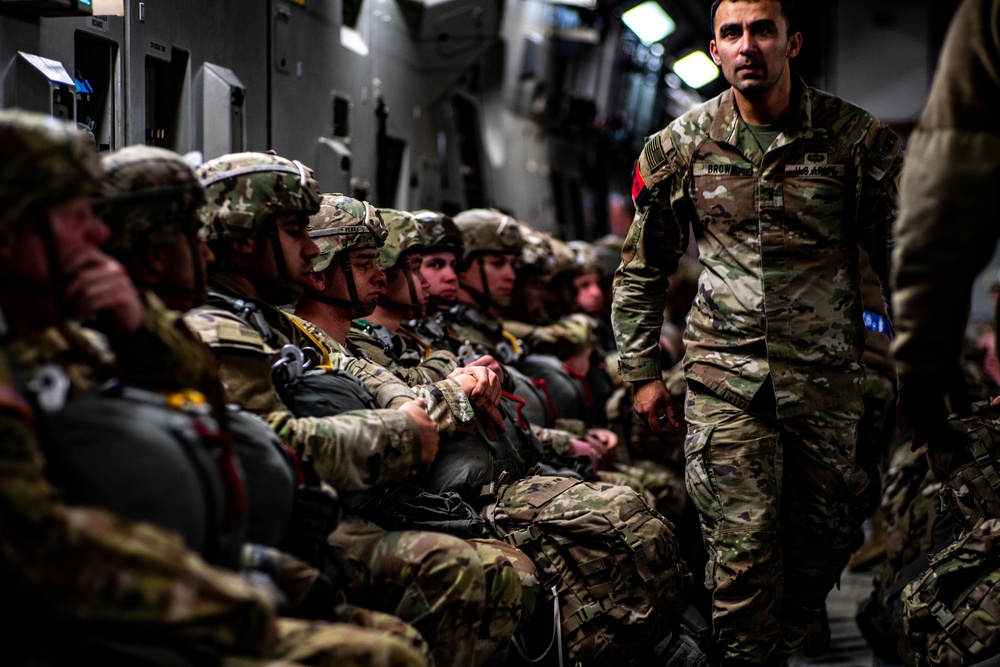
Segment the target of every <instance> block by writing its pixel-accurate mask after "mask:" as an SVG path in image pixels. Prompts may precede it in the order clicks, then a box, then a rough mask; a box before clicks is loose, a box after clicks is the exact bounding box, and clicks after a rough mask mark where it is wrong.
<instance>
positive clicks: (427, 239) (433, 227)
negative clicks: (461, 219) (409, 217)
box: [413, 210, 465, 260]
mask: <svg viewBox="0 0 1000 667" xmlns="http://www.w3.org/2000/svg"><path fill="white" fill-rule="evenodd" d="M413 216H414V217H415V218H416V219H417V220H418V221H419V222H420V228H421V230H422V231H423V235H424V252H437V251H451V252H453V253H455V257H456V258H457V259H459V260H461V259H462V256H463V255H464V254H465V243H464V242H463V241H462V231H461V230H460V229H459V228H458V225H456V224H455V220H454V219H453V218H452V217H451V216H450V215H445V214H444V213H438V212H437V211H427V210H423V211H414V212H413Z"/></svg>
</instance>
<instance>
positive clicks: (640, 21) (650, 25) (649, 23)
mask: <svg viewBox="0 0 1000 667" xmlns="http://www.w3.org/2000/svg"><path fill="white" fill-rule="evenodd" d="M622 21H624V22H625V25H627V26H628V27H629V29H630V30H631V31H632V32H634V33H635V34H636V35H637V36H638V37H639V39H640V40H642V43H643V44H652V43H653V42H658V41H660V40H661V39H663V38H664V37H666V36H667V35H669V34H670V33H672V32H673V31H674V30H676V29H677V24H676V23H674V20H673V19H672V18H670V15H669V14H667V13H666V12H665V11H663V7H661V6H660V3H658V2H655V1H654V0H648V2H644V3H642V4H641V5H636V6H635V7H633V8H632V9H630V10H628V11H627V12H625V13H624V14H622Z"/></svg>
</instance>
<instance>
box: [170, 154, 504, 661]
mask: <svg viewBox="0 0 1000 667" xmlns="http://www.w3.org/2000/svg"><path fill="white" fill-rule="evenodd" d="M198 173H199V176H200V178H201V179H202V183H203V184H205V185H206V194H207V196H208V204H207V205H206V206H205V207H204V208H203V209H202V216H203V220H204V222H205V223H206V225H207V226H208V234H209V239H210V240H212V239H230V238H241V237H242V238H247V237H256V238H258V239H261V238H264V237H265V235H266V234H267V233H269V232H268V225H273V216H275V215H277V214H280V213H283V212H290V211H299V212H303V213H306V214H313V213H316V212H317V210H318V209H319V199H320V197H319V193H318V188H317V186H316V183H315V181H313V180H312V177H311V172H309V171H308V169H307V168H305V167H304V166H302V165H299V164H298V163H292V162H291V161H288V160H285V159H283V158H278V157H275V156H270V155H266V154H262V153H260V154H250V153H245V154H238V155H232V156H223V157H221V158H218V159H216V160H213V161H210V162H208V163H206V164H204V165H202V167H200V168H199V170H198ZM272 243H277V239H274V240H272ZM279 252H280V249H279ZM279 282H280V281H279ZM279 286H280V287H289V288H292V286H291V285H287V286H282V285H279ZM234 311H235V312H234ZM186 321H187V322H188V324H189V326H190V327H191V328H192V329H193V330H195V331H196V332H197V333H198V334H199V335H200V336H201V337H202V340H203V341H204V342H205V343H207V344H208V345H209V346H210V347H212V349H213V351H214V352H215V353H216V357H217V359H218V361H219V369H220V374H221V377H222V379H223V381H224V382H225V384H226V388H227V391H228V397H229V399H230V400H231V401H233V402H235V403H237V404H238V405H240V406H241V407H243V408H244V409H247V410H249V411H251V412H255V413H258V414H260V415H262V416H263V417H264V418H265V419H266V421H267V422H268V423H269V424H271V426H272V427H273V428H274V429H275V431H276V432H277V433H278V434H279V436H281V437H282V438H283V439H284V440H285V441H286V442H289V443H290V444H292V445H293V446H294V447H295V448H296V449H297V450H298V451H299V452H300V453H302V454H305V455H307V456H309V457H311V458H312V460H313V462H314V465H315V468H316V471H317V472H318V473H319V475H320V477H321V478H322V479H324V480H325V481H327V482H328V483H331V484H333V485H334V486H335V487H336V488H338V490H341V491H357V490H365V489H371V488H375V487H377V486H381V485H384V484H389V483H392V482H396V481H400V480H403V479H406V478H407V477H409V475H410V474H411V471H412V470H413V469H414V468H415V465H416V463H417V461H418V460H419V454H420V452H419V448H420V444H419V437H420V436H419V431H418V430H417V427H416V425H415V424H414V423H413V420H412V419H411V418H410V417H409V416H408V415H406V414H405V413H402V412H399V411H397V410H374V411H355V412H349V413H345V414H343V415H340V416H337V417H306V418H302V417H297V416H296V415H294V414H292V413H291V412H289V411H288V409H287V408H286V407H285V405H284V404H283V402H282V400H281V398H280V396H279V394H278V391H277V388H276V386H275V383H274V380H273V377H272V364H273V363H274V362H275V359H276V357H277V356H278V352H279V350H280V349H281V348H282V347H284V346H285V345H287V344H289V343H291V344H296V345H298V346H299V347H300V349H301V348H304V347H310V346H311V345H312V340H311V339H310V338H308V337H307V336H305V335H304V333H303V332H302V330H301V329H300V328H299V327H298V326H296V325H295V324H294V323H293V321H292V320H291V318H290V317H289V316H288V315H287V314H285V313H284V312H282V311H280V310H278V309H277V308H275V307H273V306H271V305H270V304H268V303H265V302H264V301H262V300H260V299H253V298H251V296H250V295H248V294H246V293H244V292H243V291H242V290H241V289H240V288H239V287H238V286H237V284H236V283H234V282H233V281H231V280H228V279H226V278H225V277H224V276H222V275H214V276H212V277H211V278H210V293H209V302H208V303H207V304H206V306H203V307H200V308H197V309H195V310H193V311H191V312H190V313H188V315H187V317H186ZM331 543H332V544H334V546H335V547H336V548H337V549H338V550H339V551H340V552H341V553H342V554H343V556H344V557H345V558H346V559H347V560H348V561H349V562H350V563H352V564H354V565H355V567H352V568H349V576H350V581H349V582H348V584H347V589H348V595H349V599H350V601H351V602H354V603H357V604H361V605H364V606H372V607H376V608H380V609H382V610H385V611H390V612H393V613H395V614H396V615H397V616H400V617H401V618H403V620H406V621H408V622H410V623H412V624H413V625H414V626H415V627H416V628H417V629H418V630H420V631H421V633H422V634H424V635H425V637H426V638H427V640H428V641H429V643H430V644H431V646H432V650H433V654H434V656H435V659H436V661H437V662H438V663H439V664H440V665H442V666H443V665H448V664H456V665H458V664H465V661H468V660H471V658H472V654H473V652H474V650H475V647H474V641H475V638H476V636H477V635H478V632H479V626H480V621H481V619H482V617H483V604H484V602H483V601H484V589H485V586H486V580H485V575H484V573H483V566H482V563H481V561H480V560H479V558H478V556H477V555H476V553H475V550H474V549H472V548H471V547H469V546H468V545H467V544H465V543H464V542H462V541H461V540H458V539H457V538H453V537H451V536H447V535H439V534H433V533H416V532H387V531H385V530H382V529H381V528H378V527H377V526H374V525H373V524H368V523H367V522H364V521H362V520H360V519H354V518H347V519H345V520H343V521H342V522H341V523H340V525H339V526H338V528H337V531H336V532H335V533H334V534H333V535H331Z"/></svg>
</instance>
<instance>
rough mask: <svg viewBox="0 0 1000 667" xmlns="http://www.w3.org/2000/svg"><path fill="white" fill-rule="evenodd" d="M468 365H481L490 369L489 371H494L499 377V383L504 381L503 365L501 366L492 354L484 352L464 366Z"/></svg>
mask: <svg viewBox="0 0 1000 667" xmlns="http://www.w3.org/2000/svg"><path fill="white" fill-rule="evenodd" d="M469 366H482V367H484V368H488V369H490V370H491V371H493V372H494V373H496V375H497V377H498V378H499V379H500V384H503V381H504V371H503V366H501V365H500V362H499V361H497V360H496V359H494V358H493V357H492V356H490V355H488V354H484V355H483V356H481V357H479V358H478V359H476V360H475V361H473V362H471V363H469V364H466V368H468V367H469Z"/></svg>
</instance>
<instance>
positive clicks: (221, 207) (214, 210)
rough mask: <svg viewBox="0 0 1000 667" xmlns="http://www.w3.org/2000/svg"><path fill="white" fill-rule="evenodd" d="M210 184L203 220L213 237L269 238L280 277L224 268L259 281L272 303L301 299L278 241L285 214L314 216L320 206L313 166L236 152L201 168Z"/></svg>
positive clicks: (224, 265)
mask: <svg viewBox="0 0 1000 667" xmlns="http://www.w3.org/2000/svg"><path fill="white" fill-rule="evenodd" d="M196 173H197V174H198V178H199V180H201V184H202V186H203V187H204V188H205V199H206V202H205V204H204V205H203V206H202V207H201V209H200V212H201V220H202V224H203V225H204V226H205V228H206V232H205V239H206V240H207V241H210V242H211V241H219V240H227V239H233V240H236V239H247V238H254V237H260V238H265V239H267V240H268V242H269V243H270V245H271V252H272V253H273V255H274V262H275V265H276V266H277V270H278V279H277V281H274V280H272V279H270V276H264V275H262V274H260V273H258V272H256V271H254V270H249V269H245V268H239V267H234V266H231V265H229V264H228V263H227V262H224V261H219V262H217V263H216V265H217V268H218V269H219V270H221V271H223V272H225V271H227V270H228V271H234V272H238V273H242V274H245V275H247V276H248V277H250V278H252V279H254V278H267V279H268V280H267V282H266V283H265V282H263V281H258V284H257V287H258V289H261V288H263V289H265V290H267V291H268V292H272V290H274V291H273V292H272V293H271V294H268V295H267V296H269V297H271V300H272V301H276V302H278V303H287V302H289V301H293V300H294V299H296V298H298V297H299V296H300V295H301V293H302V287H301V286H300V285H299V284H298V283H297V282H295V281H294V280H292V279H291V277H290V276H289V275H288V267H287V266H285V257H284V253H282V250H281V244H280V243H279V241H278V238H277V234H278V226H277V224H276V221H277V218H278V217H279V216H281V215H287V214H292V215H301V216H311V215H313V214H314V213H316V212H317V211H318V210H319V196H320V193H319V184H318V183H317V182H316V179H315V178H313V173H312V170H311V169H309V168H308V167H306V166H305V165H304V164H302V163H301V162H299V161H298V160H289V159H286V158H283V157H279V156H277V155H275V154H273V153H234V154H231V155H223V156H222V157H218V158H215V159H214V160H209V161H208V162H206V163H205V164H203V165H201V166H200V167H198V169H197V172H196Z"/></svg>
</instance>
